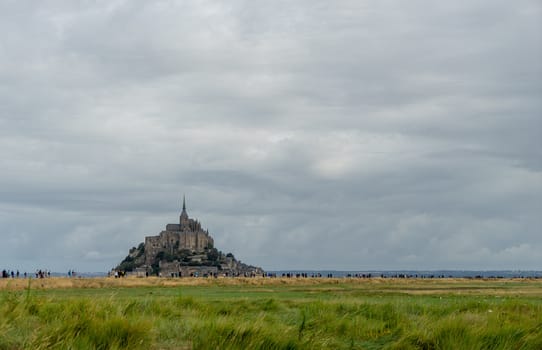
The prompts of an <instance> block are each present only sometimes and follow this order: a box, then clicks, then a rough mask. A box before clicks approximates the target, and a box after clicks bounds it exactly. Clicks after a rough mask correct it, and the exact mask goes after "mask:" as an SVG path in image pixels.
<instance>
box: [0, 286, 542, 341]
mask: <svg viewBox="0 0 542 350" xmlns="http://www.w3.org/2000/svg"><path fill="white" fill-rule="evenodd" d="M340 287H341V288H339V289H336V290H335V289H331V288H320V287H318V288H316V287H312V286H306V287H303V286H298V285H296V286H282V287H277V288H274V289H272V290H270V289H269V288H268V287H265V286H238V287H229V288H228V289H227V290H225V289H224V287H221V286H206V287H205V288H201V287H188V286H185V287H182V288H165V287H162V288H159V287H157V288H128V289H126V288H125V289H96V290H94V291H93V292H92V293H86V292H84V293H81V291H80V290H79V291H78V290H73V291H71V290H56V291H55V290H50V291H32V290H30V289H27V290H26V291H11V292H9V291H3V292H0V350H3V349H10V350H11V349H503V350H504V349H522V350H539V349H542V301H541V300H539V299H536V298H531V297H522V296H514V297H507V298H496V297H494V296H491V295H474V296H458V295H452V294H450V295H439V296H436V295H425V296H413V295H401V294H389V293H379V292H378V290H372V291H366V293H362V292H360V291H359V290H355V288H356V287H355V286H352V285H341V286H340ZM221 292H223V294H221ZM81 294H82V295H81Z"/></svg>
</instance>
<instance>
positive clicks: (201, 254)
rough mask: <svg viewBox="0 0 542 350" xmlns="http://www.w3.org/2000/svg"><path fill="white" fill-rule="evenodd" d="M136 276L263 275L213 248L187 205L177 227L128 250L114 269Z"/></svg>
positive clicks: (257, 269) (209, 239)
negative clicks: (126, 254) (187, 210)
mask: <svg viewBox="0 0 542 350" xmlns="http://www.w3.org/2000/svg"><path fill="white" fill-rule="evenodd" d="M114 270H115V271H116V272H120V273H125V274H127V275H135V276H141V277H143V276H149V275H155V276H156V275H157V276H164V277H186V276H218V275H222V276H254V275H261V274H263V273H264V272H263V270H262V269H261V268H259V267H255V266H251V265H246V264H244V263H241V262H240V261H238V260H236V259H235V257H234V256H233V254H231V253H228V254H223V253H222V252H221V251H219V250H218V249H216V248H215V247H214V239H213V237H211V235H209V231H208V230H203V229H202V227H201V224H200V223H199V222H198V221H197V220H195V219H192V218H189V217H188V213H187V212H186V201H185V199H184V198H183V208H182V212H181V215H180V217H179V223H178V224H167V225H166V229H165V230H163V231H162V232H160V233H159V234H158V235H157V236H147V237H145V242H144V243H141V244H139V246H138V247H133V248H132V249H130V251H129V254H128V256H127V257H126V258H125V259H124V260H123V261H122V262H121V263H120V264H119V265H118V266H117V267H116V268H115V269H114Z"/></svg>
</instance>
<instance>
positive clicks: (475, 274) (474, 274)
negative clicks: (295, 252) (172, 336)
mask: <svg viewBox="0 0 542 350" xmlns="http://www.w3.org/2000/svg"><path fill="white" fill-rule="evenodd" d="M266 272H267V273H273V274H276V275H277V276H282V275H283V274H284V275H286V274H288V273H289V274H290V275H293V276H296V275H297V274H302V273H305V274H307V275H308V276H309V277H310V276H314V275H318V274H319V275H320V276H322V277H327V276H328V275H331V276H333V277H349V276H350V277H354V276H363V275H365V276H368V275H370V276H371V277H407V276H408V277H417V278H431V277H433V278H437V277H450V278H521V277H525V278H542V271H519V270H516V271H512V270H494V271H481V270H480V271H477V270H365V271H363V270H360V271H342V270H278V271H266Z"/></svg>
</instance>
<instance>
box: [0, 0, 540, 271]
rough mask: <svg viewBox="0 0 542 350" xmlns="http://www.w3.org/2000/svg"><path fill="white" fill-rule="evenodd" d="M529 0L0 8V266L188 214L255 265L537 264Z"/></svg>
mask: <svg viewBox="0 0 542 350" xmlns="http://www.w3.org/2000/svg"><path fill="white" fill-rule="evenodd" d="M541 23H542V3H541V2H540V1H539V0H518V1H504V0H502V1H500V0H499V1H495V0H484V1H479V0H459V1H418V0H415V1H386V0H384V1H383V0H373V1H361V0H352V1H341V0H339V1H315V0H306V1H253V0H247V1H112V0H106V1H72V0H69V1H68V0H66V1H15V0H12V1H9V0H8V1H2V2H0V237H1V241H0V268H10V269H20V270H21V271H23V270H26V271H34V270H35V269H36V268H47V269H52V270H54V271H59V272H65V271H67V270H68V269H76V270H78V271H108V270H109V269H110V268H112V267H114V266H115V265H116V264H117V263H119V262H120V261H121V260H122V259H123V258H124V257H125V256H126V255H127V253H128V249H129V248H130V247H132V246H135V245H137V244H138V243H140V242H142V241H144V238H145V236H149V235H157V234H158V233H159V232H160V231H161V230H163V229H165V225H166V224H167V223H176V222H178V217H179V213H180V209H181V204H182V203H181V201H182V195H183V194H186V198H187V207H188V214H189V215H190V216H191V217H194V218H196V219H198V220H199V221H200V222H201V223H202V225H203V226H204V227H205V228H208V229H209V231H210V233H211V235H212V236H213V237H214V239H215V245H216V246H217V248H218V249H220V250H222V251H223V252H225V253H226V252H232V253H234V255H235V256H236V257H237V258H239V259H241V260H242V261H243V262H246V263H250V264H254V265H258V266H262V267H263V268H264V269H267V270H273V269H346V270H369V269H535V270H542V24H541Z"/></svg>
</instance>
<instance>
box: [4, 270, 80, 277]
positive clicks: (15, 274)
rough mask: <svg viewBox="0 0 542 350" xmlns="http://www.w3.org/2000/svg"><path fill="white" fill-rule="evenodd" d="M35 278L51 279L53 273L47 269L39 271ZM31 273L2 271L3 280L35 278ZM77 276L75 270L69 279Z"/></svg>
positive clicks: (71, 272)
mask: <svg viewBox="0 0 542 350" xmlns="http://www.w3.org/2000/svg"><path fill="white" fill-rule="evenodd" d="M33 276H34V277H35V278H50V277H51V271H50V270H47V269H37V270H36V272H34V275H33ZM33 276H32V274H31V273H27V272H23V273H21V272H20V271H19V270H6V269H4V270H2V278H31V277H33ZM76 276H77V274H76V272H75V271H74V270H69V271H68V277H76Z"/></svg>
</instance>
